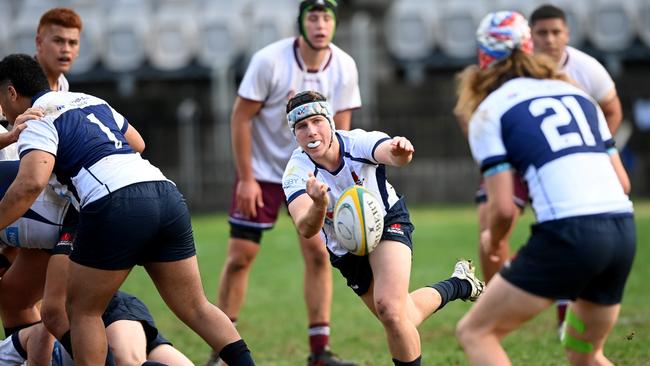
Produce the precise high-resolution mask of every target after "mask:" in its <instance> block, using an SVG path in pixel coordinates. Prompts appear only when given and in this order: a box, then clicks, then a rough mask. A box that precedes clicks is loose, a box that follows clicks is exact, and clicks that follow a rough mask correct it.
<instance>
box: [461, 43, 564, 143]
mask: <svg viewBox="0 0 650 366" xmlns="http://www.w3.org/2000/svg"><path fill="white" fill-rule="evenodd" d="M518 77H528V78H533V79H553V80H564V81H569V82H570V79H569V78H568V77H567V76H565V75H564V74H562V73H560V72H559V71H558V69H557V64H556V63H555V62H554V61H553V60H552V59H551V58H549V57H548V56H545V55H531V54H528V53H525V52H522V51H521V50H519V49H517V50H515V51H514V52H513V53H512V54H511V55H510V56H508V57H507V58H505V59H503V60H501V61H498V62H496V63H494V64H492V65H491V66H490V67H488V68H486V69H480V68H479V67H478V66H477V65H471V66H468V67H466V68H465V69H464V70H463V71H461V72H460V73H458V74H457V75H456V82H457V87H456V94H457V96H458V101H457V102H456V106H455V107H454V114H455V115H456V116H457V117H458V119H459V122H460V123H461V128H463V131H466V127H467V126H463V125H462V124H463V123H469V120H470V118H471V116H472V115H473V114H474V112H475V111H476V108H478V106H479V104H481V102H482V101H483V100H484V99H485V98H487V96H488V95H489V94H490V93H492V92H493V91H495V90H497V89H498V88H499V87H500V86H501V85H503V84H505V83H506V82H507V81H508V80H511V79H515V78H518Z"/></svg>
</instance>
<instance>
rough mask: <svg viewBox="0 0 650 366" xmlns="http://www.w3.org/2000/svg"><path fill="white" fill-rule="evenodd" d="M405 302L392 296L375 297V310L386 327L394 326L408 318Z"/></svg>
mask: <svg viewBox="0 0 650 366" xmlns="http://www.w3.org/2000/svg"><path fill="white" fill-rule="evenodd" d="M404 309H405V308H404V304H401V303H400V302H399V301H396V300H395V299H393V298H390V297H388V296H387V297H379V298H376V299H375V310H376V311H377V317H378V318H379V320H380V321H381V323H382V324H383V325H384V327H385V328H393V327H396V326H398V325H399V324H400V323H401V322H403V321H404V320H406V318H407V316H406V312H405V311H404Z"/></svg>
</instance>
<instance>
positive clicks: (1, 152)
mask: <svg viewBox="0 0 650 366" xmlns="http://www.w3.org/2000/svg"><path fill="white" fill-rule="evenodd" d="M6 132H8V131H7V129H6V128H4V127H2V126H0V133H6ZM0 160H18V148H17V147H16V144H15V143H14V144H11V145H9V146H7V147H5V148H4V149H0Z"/></svg>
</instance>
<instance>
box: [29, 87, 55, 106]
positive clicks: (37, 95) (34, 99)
mask: <svg viewBox="0 0 650 366" xmlns="http://www.w3.org/2000/svg"><path fill="white" fill-rule="evenodd" d="M49 92H51V90H49V89H45V90H41V91H40V92H38V93H36V95H34V96H33V97H32V105H34V103H36V101H37V100H38V98H40V97H42V96H43V95H45V94H47V93H49Z"/></svg>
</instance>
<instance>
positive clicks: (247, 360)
mask: <svg viewBox="0 0 650 366" xmlns="http://www.w3.org/2000/svg"><path fill="white" fill-rule="evenodd" d="M219 358H221V359H222V360H223V362H225V363H226V364H228V365H230V366H255V361H253V357H252V356H251V351H250V350H249V349H248V346H247V345H246V342H244V340H243V339H240V340H238V341H235V342H232V343H230V344H227V345H226V346H225V347H224V348H223V349H222V350H221V352H219Z"/></svg>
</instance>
